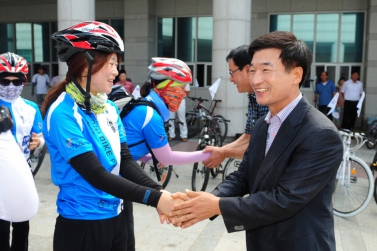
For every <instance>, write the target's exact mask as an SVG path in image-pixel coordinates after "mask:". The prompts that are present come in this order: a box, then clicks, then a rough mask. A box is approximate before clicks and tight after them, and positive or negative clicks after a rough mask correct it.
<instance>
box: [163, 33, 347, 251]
mask: <svg viewBox="0 0 377 251" xmlns="http://www.w3.org/2000/svg"><path fill="white" fill-rule="evenodd" d="M249 54H250V57H251V67H250V71H251V75H250V84H251V85H252V86H253V88H254V90H255V93H256V96H257V102H258V103H259V104H261V105H267V106H268V107H269V109H270V112H269V113H268V114H267V115H266V116H265V117H264V118H262V119H260V120H259V121H258V122H257V124H256V125H255V127H254V129H253V137H252V138H251V141H250V144H249V147H248V149H247V152H246V153H245V156H244V158H243V161H242V163H241V165H240V167H239V169H238V171H236V172H233V173H232V174H230V175H229V176H228V177H227V179H226V180H225V181H223V182H222V183H220V184H219V185H218V186H217V187H216V188H215V190H214V191H212V192H211V193H205V192H192V191H186V194H184V193H177V194H175V195H173V196H174V197H181V198H182V199H184V200H186V202H184V203H182V204H180V205H177V206H174V207H173V208H172V212H171V213H170V220H171V221H172V222H173V224H174V225H175V226H181V227H182V228H187V227H189V226H191V225H193V224H195V223H197V222H199V221H201V220H204V219H207V218H210V217H213V216H216V215H222V216H223V219H224V223H225V226H226V228H227V230H228V232H235V231H242V230H246V244H247V250H258V251H259V250H279V251H281V250H287V251H288V250H289V251H292V250H300V251H301V250H305V251H311V250H335V238H334V219H333V212H332V210H333V209H332V200H331V196H332V192H333V190H334V183H335V175H336V171H337V168H338V167H339V165H340V162H341V159H342V147H343V146H342V142H341V139H340V137H339V134H338V132H337V130H336V128H335V126H334V125H333V123H332V122H331V121H330V120H329V119H328V118H327V117H326V116H325V115H323V114H322V113H321V112H319V111H318V110H317V109H315V108H314V107H312V106H311V105H310V104H309V102H308V101H307V99H306V98H305V97H303V96H302V94H301V93H300V89H299V88H300V86H301V84H302V83H303V82H304V80H305V79H306V77H307V75H308V72H309V69H310V65H311V61H312V54H311V52H310V50H309V48H308V47H307V46H306V45H305V43H304V42H302V41H299V40H297V39H296V37H295V36H294V35H293V34H292V33H290V32H282V31H276V32H271V33H269V34H265V35H262V36H260V37H258V38H257V39H255V40H254V41H253V42H252V43H251V44H250V46H249ZM245 195H248V196H245Z"/></svg>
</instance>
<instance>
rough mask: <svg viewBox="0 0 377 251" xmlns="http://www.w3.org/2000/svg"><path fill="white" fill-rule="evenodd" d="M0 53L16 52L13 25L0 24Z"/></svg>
mask: <svg viewBox="0 0 377 251" xmlns="http://www.w3.org/2000/svg"><path fill="white" fill-rule="evenodd" d="M0 34H1V36H0V53H4V52H7V51H14V29H13V24H0Z"/></svg>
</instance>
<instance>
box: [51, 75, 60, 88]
mask: <svg viewBox="0 0 377 251" xmlns="http://www.w3.org/2000/svg"><path fill="white" fill-rule="evenodd" d="M59 82H60V81H59V75H57V76H55V77H53V78H52V79H51V82H50V87H55V86H57V85H58V84H59Z"/></svg>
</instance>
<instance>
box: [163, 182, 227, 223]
mask: <svg viewBox="0 0 377 251" xmlns="http://www.w3.org/2000/svg"><path fill="white" fill-rule="evenodd" d="M219 201H220V198H219V197H216V196H214V195H212V194H210V193H206V192H193V191H190V190H186V191H185V193H182V192H177V193H174V194H170V193H169V192H167V191H163V194H162V195H161V199H160V201H159V203H158V205H157V211H158V213H159V215H160V221H161V223H164V221H166V222H167V223H168V224H170V223H172V224H173V225H174V226H175V227H181V228H188V227H190V226H192V225H194V224H196V223H198V222H199V221H202V220H205V219H208V218H210V217H213V216H215V215H220V214H221V212H220V207H219Z"/></svg>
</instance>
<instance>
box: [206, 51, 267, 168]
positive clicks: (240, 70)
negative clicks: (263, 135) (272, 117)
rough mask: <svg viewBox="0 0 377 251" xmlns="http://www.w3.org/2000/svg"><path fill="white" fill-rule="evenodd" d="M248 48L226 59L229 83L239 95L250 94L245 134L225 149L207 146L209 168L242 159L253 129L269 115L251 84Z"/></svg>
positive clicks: (231, 52)
mask: <svg viewBox="0 0 377 251" xmlns="http://www.w3.org/2000/svg"><path fill="white" fill-rule="evenodd" d="M247 50H248V46H247V45H242V46H239V47H237V48H235V49H233V50H231V51H230V53H229V54H228V56H227V57H226V61H227V62H228V66H229V74H230V76H229V81H230V82H233V83H234V84H235V85H236V87H237V90H238V92H239V93H248V97H249V105H248V114H247V122H246V127H245V132H244V133H243V134H242V135H241V136H240V137H239V138H238V139H237V140H236V141H234V142H232V143H230V144H227V145H225V146H223V147H215V146H207V147H206V148H205V149H204V152H211V153H212V154H211V156H210V157H209V158H208V159H207V160H206V161H204V162H203V164H204V165H205V166H207V167H218V166H219V165H220V164H221V162H223V160H224V159H225V158H238V159H242V157H243V155H244V153H245V151H246V149H247V147H248V145H249V141H250V138H251V133H252V130H253V127H254V125H255V123H256V122H257V120H258V119H259V118H260V117H262V116H264V115H266V114H267V113H268V107H267V106H264V105H259V104H258V103H257V101H256V98H255V93H254V89H253V87H252V86H251V85H250V82H249V75H250V74H249V73H250V62H251V58H250V56H249V54H248V52H247Z"/></svg>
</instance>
